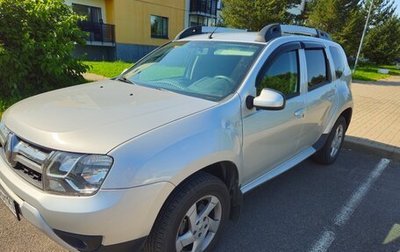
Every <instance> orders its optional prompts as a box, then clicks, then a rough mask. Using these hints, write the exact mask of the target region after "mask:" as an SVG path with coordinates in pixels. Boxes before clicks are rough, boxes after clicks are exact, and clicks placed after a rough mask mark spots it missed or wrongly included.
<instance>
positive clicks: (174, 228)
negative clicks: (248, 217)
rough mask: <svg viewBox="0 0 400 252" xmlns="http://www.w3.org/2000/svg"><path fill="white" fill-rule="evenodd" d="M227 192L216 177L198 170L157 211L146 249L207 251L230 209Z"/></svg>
mask: <svg viewBox="0 0 400 252" xmlns="http://www.w3.org/2000/svg"><path fill="white" fill-rule="evenodd" d="M229 198H230V197H229V192H228V190H227V188H226V186H225V184H224V183H223V182H222V181H221V180H220V179H218V178H217V177H215V176H212V175H210V174H208V173H203V172H199V173H198V174H196V175H194V176H193V177H191V178H189V179H188V180H186V181H185V182H183V184H182V185H180V186H179V187H178V188H176V190H175V191H174V192H173V193H172V195H171V196H170V197H169V198H168V200H167V202H166V203H165V205H164V206H163V208H162V209H161V211H160V214H159V216H158V217H157V220H156V222H155V224H154V227H153V229H152V231H151V233H150V235H149V237H148V239H147V241H146V245H145V251H168V252H170V251H171V252H172V251H178V252H181V251H182V252H185V251H192V252H197V251H199V252H200V251H208V250H210V249H211V248H212V247H213V246H214V245H215V242H216V240H217V238H218V236H219V235H220V233H221V229H222V228H223V226H224V224H225V222H226V220H227V218H228V215H229V209H230V201H229Z"/></svg>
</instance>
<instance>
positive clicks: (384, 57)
mask: <svg viewBox="0 0 400 252" xmlns="http://www.w3.org/2000/svg"><path fill="white" fill-rule="evenodd" d="M363 54H364V56H365V57H366V58H367V59H369V60H370V61H372V62H374V63H376V64H391V63H393V62H394V60H395V59H396V58H399V57H400V20H399V19H398V18H396V17H392V18H389V19H388V20H385V21H384V22H383V23H382V24H381V25H378V26H376V27H374V28H373V29H371V30H370V31H369V32H368V35H367V37H366V39H365V44H364V50H363Z"/></svg>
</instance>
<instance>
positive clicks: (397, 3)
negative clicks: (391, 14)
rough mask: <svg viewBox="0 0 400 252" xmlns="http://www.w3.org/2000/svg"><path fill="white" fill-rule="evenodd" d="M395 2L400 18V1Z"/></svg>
mask: <svg viewBox="0 0 400 252" xmlns="http://www.w3.org/2000/svg"><path fill="white" fill-rule="evenodd" d="M394 2H395V5H396V7H397V9H396V13H397V15H398V16H400V0H395V1H394Z"/></svg>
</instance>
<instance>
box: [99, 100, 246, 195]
mask: <svg viewBox="0 0 400 252" xmlns="http://www.w3.org/2000/svg"><path fill="white" fill-rule="evenodd" d="M241 146H242V122H241V116H240V99H239V97H238V96H237V95H235V96H233V97H232V98H231V99H230V100H229V101H227V102H225V103H221V104H219V105H217V106H215V107H212V108H210V109H207V110H204V111H201V112H199V113H197V114H193V115H190V116H188V117H185V118H183V119H180V120H177V121H174V122H171V123H169V124H167V125H164V126H163V127H160V128H158V129H155V130H153V131H150V132H148V133H146V134H143V135H141V136H138V137H136V138H134V139H132V140H130V141H128V142H126V143H124V144H122V145H120V146H119V147H117V148H116V149H114V150H112V151H111V152H110V153H109V155H110V156H112V157H113V158H114V165H113V168H112V169H111V171H110V174H109V175H108V176H107V178H106V180H105V181H104V184H103V188H104V189H117V188H130V187H136V186H142V185H146V184H152V183H157V182H165V181H166V182H170V183H173V184H174V185H178V184H179V183H180V182H181V181H183V180H184V179H185V178H187V177H188V176H190V175H192V174H193V173H195V172H196V171H198V170H200V169H202V168H204V167H206V166H208V165H210V164H214V163H216V162H220V161H230V162H233V163H235V164H236V165H237V166H238V167H239V166H240V167H241V164H242V153H241ZM238 173H239V175H240V170H239V171H238Z"/></svg>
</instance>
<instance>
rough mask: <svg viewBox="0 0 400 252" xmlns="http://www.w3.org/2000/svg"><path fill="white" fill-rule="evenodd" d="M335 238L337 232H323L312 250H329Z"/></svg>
mask: <svg viewBox="0 0 400 252" xmlns="http://www.w3.org/2000/svg"><path fill="white" fill-rule="evenodd" d="M334 240H335V233H334V232H332V231H325V232H323V233H322V235H321V238H319V240H318V241H317V242H316V243H315V244H314V246H313V247H312V249H311V250H310V251H311V252H324V251H328V248H329V247H330V246H331V244H332V242H333V241H334Z"/></svg>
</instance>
